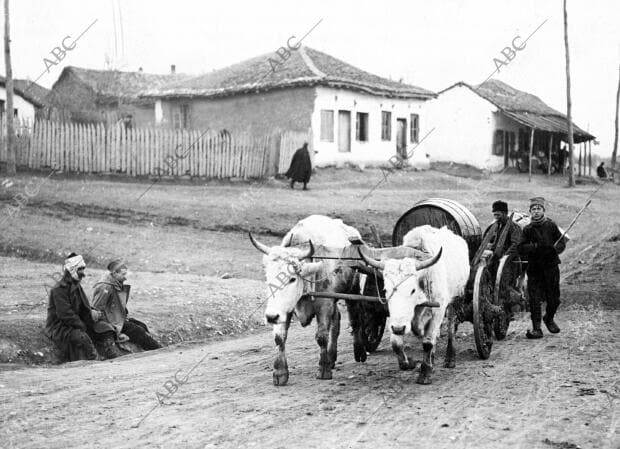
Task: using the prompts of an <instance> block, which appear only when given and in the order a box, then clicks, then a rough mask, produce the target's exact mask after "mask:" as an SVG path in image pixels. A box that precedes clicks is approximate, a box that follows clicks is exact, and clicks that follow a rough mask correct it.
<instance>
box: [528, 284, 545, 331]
mask: <svg viewBox="0 0 620 449" xmlns="http://www.w3.org/2000/svg"><path fill="white" fill-rule="evenodd" d="M540 314H541V311H540V300H538V298H536V297H534V296H533V295H531V296H530V316H531V318H532V330H531V331H530V330H528V331H527V332H526V333H525V336H526V337H527V338H529V339H538V338H542V337H543V333H542V330H541V329H540Z"/></svg>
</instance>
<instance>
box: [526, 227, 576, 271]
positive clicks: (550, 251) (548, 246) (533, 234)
mask: <svg viewBox="0 0 620 449" xmlns="http://www.w3.org/2000/svg"><path fill="white" fill-rule="evenodd" d="M561 236H562V233H561V232H560V230H559V229H558V227H557V225H556V224H555V223H554V222H553V221H552V220H551V219H549V218H546V217H545V218H544V219H543V220H542V221H540V222H531V223H530V224H528V225H527V226H526V227H525V228H524V229H523V238H522V240H521V243H520V244H519V254H521V256H523V257H524V258H525V259H526V260H527V261H528V265H527V271H528V273H529V272H533V271H536V272H539V271H541V270H544V269H545V268H550V267H553V266H557V265H558V264H560V258H559V257H558V254H562V251H564V249H565V248H566V242H565V239H562V240H560V242H559V243H558V244H557V246H556V247H555V248H554V247H553V244H554V243H555V242H556V241H557V240H558V239H559V238H560V237H561Z"/></svg>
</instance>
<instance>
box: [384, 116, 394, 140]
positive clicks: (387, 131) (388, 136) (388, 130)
mask: <svg viewBox="0 0 620 449" xmlns="http://www.w3.org/2000/svg"><path fill="white" fill-rule="evenodd" d="M381 140H392V113H391V112H388V111H381Z"/></svg>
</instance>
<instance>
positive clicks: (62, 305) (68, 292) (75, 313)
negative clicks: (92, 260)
mask: <svg viewBox="0 0 620 449" xmlns="http://www.w3.org/2000/svg"><path fill="white" fill-rule="evenodd" d="M85 269H86V264H85V263H84V259H83V258H82V256H79V255H77V254H75V253H71V254H70V255H69V257H68V258H67V259H66V260H65V263H64V265H63V273H64V276H63V278H62V279H61V280H60V281H58V283H56V285H55V286H54V287H53V288H52V290H51V291H50V297H49V303H48V306H47V322H46V323H45V332H46V334H47V336H48V337H49V338H51V339H52V341H53V342H54V343H55V344H56V346H57V347H58V349H59V350H60V351H61V353H62V356H61V357H62V358H63V361H69V362H72V361H74V360H84V359H85V360H95V359H96V358H97V350H96V349H95V346H94V344H93V341H92V337H93V336H94V334H93V326H94V324H95V322H96V321H98V320H99V319H101V316H102V314H101V313H100V312H99V311H97V310H93V309H92V308H91V306H90V303H89V302H88V298H87V297H86V293H84V290H83V289H82V285H81V284H80V282H81V281H82V279H83V278H84V276H85V274H84V271H85Z"/></svg>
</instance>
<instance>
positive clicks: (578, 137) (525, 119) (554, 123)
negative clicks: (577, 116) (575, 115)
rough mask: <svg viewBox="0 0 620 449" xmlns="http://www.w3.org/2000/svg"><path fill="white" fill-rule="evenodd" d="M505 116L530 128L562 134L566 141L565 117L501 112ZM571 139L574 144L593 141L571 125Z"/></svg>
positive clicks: (590, 135)
mask: <svg viewBox="0 0 620 449" xmlns="http://www.w3.org/2000/svg"><path fill="white" fill-rule="evenodd" d="M502 112H503V113H504V114H506V116H508V117H510V118H511V119H513V120H515V121H517V122H519V123H521V124H522V125H525V126H527V127H530V128H534V129H537V130H539V131H548V132H552V133H557V134H562V135H563V136H564V138H563V140H567V136H568V124H567V123H566V118H565V117H560V116H557V115H537V114H531V113H529V112H524V111H502ZM573 139H574V141H575V143H581V142H586V141H588V140H593V139H594V136H593V135H592V134H590V133H588V132H586V131H584V130H583V129H581V128H579V127H578V126H577V125H575V124H574V123H573Z"/></svg>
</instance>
